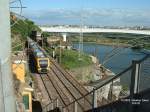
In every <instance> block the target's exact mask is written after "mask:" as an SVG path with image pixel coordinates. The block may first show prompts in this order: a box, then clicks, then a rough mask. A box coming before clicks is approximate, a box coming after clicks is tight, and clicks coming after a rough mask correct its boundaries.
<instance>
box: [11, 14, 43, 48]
mask: <svg viewBox="0 0 150 112" xmlns="http://www.w3.org/2000/svg"><path fill="white" fill-rule="evenodd" d="M12 17H13V19H12ZM14 18H15V19H14ZM14 23H15V24H14ZM11 24H13V25H12V27H11V38H12V50H13V51H18V50H22V44H21V43H23V42H25V40H26V37H27V36H29V35H30V34H31V31H32V30H37V31H40V29H39V28H38V26H37V25H35V24H34V22H32V21H30V20H28V19H25V20H23V19H19V18H16V17H14V16H12V15H11Z"/></svg>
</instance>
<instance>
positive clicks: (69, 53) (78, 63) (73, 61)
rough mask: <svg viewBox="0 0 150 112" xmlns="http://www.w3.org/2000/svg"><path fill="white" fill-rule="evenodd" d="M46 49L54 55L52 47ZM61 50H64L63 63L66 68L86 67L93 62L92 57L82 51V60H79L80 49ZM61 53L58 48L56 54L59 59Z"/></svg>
mask: <svg viewBox="0 0 150 112" xmlns="http://www.w3.org/2000/svg"><path fill="white" fill-rule="evenodd" d="M46 51H47V52H48V53H49V54H50V55H51V56H52V51H53V50H52V49H51V48H46ZM61 52H62V55H61V65H62V66H63V67H64V68H65V69H73V68H78V67H84V66H88V65H90V64H92V59H91V57H90V56H89V55H87V54H84V53H82V55H81V60H79V58H78V57H79V53H78V51H74V50H67V49H62V50H61ZM59 53H60V50H59V48H58V49H57V50H56V55H57V58H58V59H59Z"/></svg>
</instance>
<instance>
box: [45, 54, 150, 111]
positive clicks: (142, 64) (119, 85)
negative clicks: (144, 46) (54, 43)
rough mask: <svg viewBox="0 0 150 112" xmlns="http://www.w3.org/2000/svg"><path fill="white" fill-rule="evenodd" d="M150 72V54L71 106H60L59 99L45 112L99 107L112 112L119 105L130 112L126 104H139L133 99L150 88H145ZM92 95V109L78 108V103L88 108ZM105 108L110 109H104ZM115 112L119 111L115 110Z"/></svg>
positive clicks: (49, 105) (47, 107) (102, 83)
mask: <svg viewBox="0 0 150 112" xmlns="http://www.w3.org/2000/svg"><path fill="white" fill-rule="evenodd" d="M45 53H46V52H45ZM149 72H150V54H145V56H144V58H142V59H141V60H138V61H137V60H136V61H135V60H134V61H133V62H132V65H130V66H129V67H128V68H126V69H125V70H123V71H122V72H121V73H119V74H117V75H115V76H111V77H109V78H107V79H104V80H101V81H100V82H99V83H97V84H95V86H90V87H89V88H90V89H92V90H91V91H90V92H89V93H87V94H85V95H84V96H82V97H80V98H78V99H76V100H74V101H73V102H71V103H70V104H68V105H66V106H63V107H60V106H59V105H58V102H59V100H58V99H57V100H54V101H53V102H51V103H50V104H48V105H46V107H45V108H44V112H48V111H50V110H53V109H54V108H56V107H59V108H61V111H62V112H69V111H68V110H69V109H70V108H73V109H71V110H73V111H74V112H82V111H87V112H88V111H89V112H91V111H92V112H95V110H97V109H96V108H97V107H99V110H100V111H101V110H102V111H103V110H105V109H108V110H110V112H112V110H113V109H114V108H113V106H114V105H119V104H120V105H121V104H122V108H119V109H120V110H121V109H124V110H125V111H130V110H131V109H132V106H131V105H127V106H128V107H127V108H125V106H124V104H129V103H130V104H132V103H139V102H134V101H131V99H132V98H134V96H135V94H138V93H139V92H141V91H143V90H146V89H148V88H150V86H149V87H148V86H145V85H146V84H145V83H146V82H147V83H148V82H150V80H148V78H147V79H146V78H145V77H148V75H149V74H150V73H149ZM144 74H146V75H144ZM149 79H150V78H149ZM142 80H147V81H142ZM147 85H148V84H147ZM91 95H92V96H93V97H92V101H93V102H92V107H89V109H88V110H81V109H80V106H78V102H80V103H82V104H83V106H86V104H85V103H84V100H85V99H86V98H89V96H91ZM126 98H130V99H126ZM129 100H130V101H129ZM118 102H119V103H118ZM54 104H55V106H54ZM107 105H109V106H107ZM105 106H107V107H109V108H104V107H105ZM101 107H102V108H101ZM99 110H98V112H99ZM113 112H118V111H115V110H113Z"/></svg>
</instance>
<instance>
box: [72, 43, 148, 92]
mask: <svg viewBox="0 0 150 112" xmlns="http://www.w3.org/2000/svg"><path fill="white" fill-rule="evenodd" d="M73 48H76V49H78V48H79V44H78V43H74V44H73ZM114 48H115V47H113V46H107V45H99V44H91V43H84V44H83V51H84V52H85V53H87V54H92V55H94V54H97V57H98V59H99V62H100V63H102V62H103V61H104V60H107V61H105V62H106V63H105V64H104V66H105V67H106V68H108V69H109V70H111V71H112V72H114V73H116V74H118V73H120V72H122V71H123V70H125V69H126V68H128V67H129V66H130V65H131V64H132V60H139V59H142V58H143V57H144V56H145V54H144V53H142V52H140V51H139V50H133V49H130V48H124V47H119V48H118V50H117V52H115V54H116V55H115V56H113V57H111V58H107V59H106V58H105V57H106V54H107V56H108V54H110V52H111V51H112V50H113V49H114ZM95 51H96V53H95ZM118 52H119V53H118ZM117 53H118V54H117ZM149 62H150V61H149ZM149 62H148V63H149ZM146 66H147V65H146ZM147 68H148V69H147V71H144V72H143V73H142V75H141V76H140V90H143V89H146V88H150V66H149V65H148V66H147ZM120 79H121V83H122V84H123V85H125V86H128V89H129V85H130V82H131V80H130V79H131V70H130V71H129V72H127V73H126V74H124V75H122V77H121V78H120Z"/></svg>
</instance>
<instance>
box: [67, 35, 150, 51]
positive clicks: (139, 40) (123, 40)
mask: <svg viewBox="0 0 150 112" xmlns="http://www.w3.org/2000/svg"><path fill="white" fill-rule="evenodd" d="M83 37H84V38H83V42H90V43H96V44H103V45H117V46H136V45H137V46H142V47H143V48H146V49H150V36H148V35H139V34H121V33H95V34H94V33H91V34H88V33H87V34H84V35H83ZM69 39H70V40H71V41H72V42H78V41H79V35H74V34H71V35H70V38H69ZM133 39H134V41H132V40H133Z"/></svg>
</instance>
